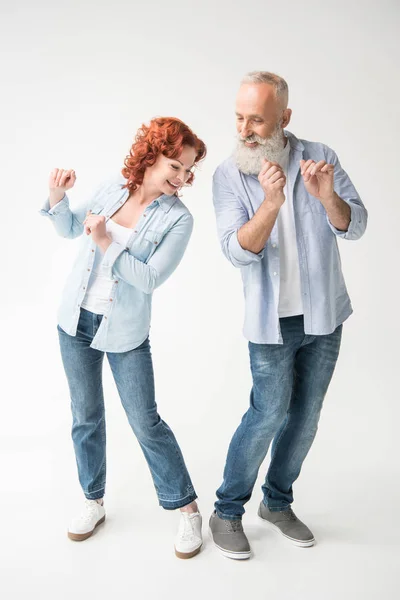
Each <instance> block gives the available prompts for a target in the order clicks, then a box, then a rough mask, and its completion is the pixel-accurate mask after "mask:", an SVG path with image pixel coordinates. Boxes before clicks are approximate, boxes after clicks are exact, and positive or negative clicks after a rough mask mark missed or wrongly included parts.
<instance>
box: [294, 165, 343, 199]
mask: <svg viewBox="0 0 400 600" xmlns="http://www.w3.org/2000/svg"><path fill="white" fill-rule="evenodd" d="M300 169H301V174H302V176H303V181H304V185H305V187H306V190H307V192H308V193H309V194H311V196H314V198H317V199H318V200H320V201H322V202H324V201H325V202H329V200H331V199H332V198H333V197H334V195H335V191H334V189H333V180H334V171H335V167H334V165H331V164H329V163H327V162H326V161H324V160H320V161H319V162H317V163H316V162H315V160H311V159H310V160H301V161H300Z"/></svg>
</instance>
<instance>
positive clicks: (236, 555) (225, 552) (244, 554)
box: [208, 529, 251, 560]
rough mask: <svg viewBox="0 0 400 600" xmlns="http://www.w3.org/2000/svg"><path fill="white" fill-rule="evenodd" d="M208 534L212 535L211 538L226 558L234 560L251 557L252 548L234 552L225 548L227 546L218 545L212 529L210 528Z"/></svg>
mask: <svg viewBox="0 0 400 600" xmlns="http://www.w3.org/2000/svg"><path fill="white" fill-rule="evenodd" d="M208 535H209V536H210V539H211V541H212V543H213V544H214V546H215V547H216V548H217V549H218V550H219V551H220V553H221V554H222V555H223V556H225V557H226V558H233V560H247V559H248V558H250V557H251V550H249V551H248V552H232V551H230V550H225V548H221V546H218V544H216V543H215V542H214V538H213V534H212V531H211V529H209V530H208Z"/></svg>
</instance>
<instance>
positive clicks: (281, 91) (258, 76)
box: [241, 71, 289, 108]
mask: <svg viewBox="0 0 400 600" xmlns="http://www.w3.org/2000/svg"><path fill="white" fill-rule="evenodd" d="M241 83H242V84H243V83H268V84H269V85H272V86H273V88H274V89H275V94H276V97H277V99H278V100H280V101H281V103H282V106H283V108H287V105H288V101H289V87H288V84H287V83H286V81H285V80H284V79H283V77H280V76H279V75H276V73H270V72H269V71H251V73H247V74H246V75H245V76H244V77H243V79H242V81H241Z"/></svg>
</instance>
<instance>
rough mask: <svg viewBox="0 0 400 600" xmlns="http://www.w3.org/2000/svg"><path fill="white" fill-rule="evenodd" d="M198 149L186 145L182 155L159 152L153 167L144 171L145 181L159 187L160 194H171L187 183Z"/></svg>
mask: <svg viewBox="0 0 400 600" xmlns="http://www.w3.org/2000/svg"><path fill="white" fill-rule="evenodd" d="M195 158H196V150H195V149H194V148H191V147H190V146H184V147H183V149H182V152H181V154H180V156H178V157H177V158H167V157H166V156H164V155H163V154H159V156H158V157H157V160H156V162H155V163H154V165H153V166H152V167H148V168H147V169H146V171H145V173H144V179H143V183H144V184H146V185H148V186H149V187H150V186H151V187H152V188H154V189H157V191H158V192H160V194H166V195H168V196H171V195H172V194H175V192H177V191H179V190H180V188H181V187H182V186H183V185H184V184H185V183H186V181H187V180H188V178H189V177H190V174H191V173H192V169H193V166H194V161H195Z"/></svg>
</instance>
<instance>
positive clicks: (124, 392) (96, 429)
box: [57, 308, 197, 509]
mask: <svg viewBox="0 0 400 600" xmlns="http://www.w3.org/2000/svg"><path fill="white" fill-rule="evenodd" d="M102 318H103V317H102V315H96V314H94V313H92V312H89V311H87V310H85V309H83V308H82V309H81V313H80V318H79V323H78V330H77V333H76V336H71V335H68V334H67V333H65V331H63V329H61V327H60V326H59V325H57V329H58V334H59V340H60V349H61V356H62V360H63V364H64V370H65V373H66V376H67V379H68V384H69V390H70V396H71V408H72V439H73V443H74V449H75V456H76V462H77V466H78V474H79V481H80V483H81V486H82V489H83V492H84V494H85V496H86V498H89V499H92V500H95V499H97V498H102V497H103V496H104V492H105V485H106V425H105V412H104V398H103V386H102V366H103V358H104V352H101V351H100V350H95V349H93V348H90V343H91V341H92V339H93V337H94V336H95V335H96V332H97V330H98V328H99V325H100V323H101V320H102ZM107 358H108V362H109V364H110V367H111V371H112V374H113V377H114V381H115V383H116V386H117V389H118V393H119V396H120V398H121V402H122V405H123V407H124V409H125V412H126V414H127V417H128V421H129V423H130V425H131V427H132V429H133V432H134V433H135V435H136V437H137V439H138V442H139V444H140V446H141V448H142V450H143V454H144V455H145V458H146V460H147V464H148V466H149V469H150V472H151V475H152V477H153V482H154V486H155V488H156V492H157V496H158V500H159V504H160V505H161V506H162V507H163V508H166V509H175V508H180V507H182V506H185V505H186V504H190V503H191V502H192V501H193V500H195V499H196V498H197V496H196V493H195V491H194V489H193V485H192V482H191V480H190V476H189V473H188V471H187V468H186V465H185V462H184V459H183V456H182V453H181V451H180V448H179V446H178V443H177V441H176V439H175V436H174V434H173V433H172V431H171V429H170V428H169V427H168V425H167V424H166V423H165V422H164V421H163V420H162V419H161V418H160V416H159V414H158V412H157V405H156V402H155V399H154V375H153V363H152V358H151V351H150V342H149V338H147V339H146V340H145V341H144V342H143V343H142V344H141V345H140V346H139V347H138V348H135V349H134V350H130V351H129V352H118V353H116V352H107Z"/></svg>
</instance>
